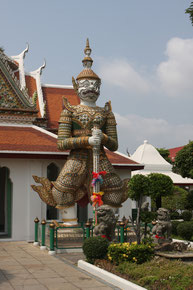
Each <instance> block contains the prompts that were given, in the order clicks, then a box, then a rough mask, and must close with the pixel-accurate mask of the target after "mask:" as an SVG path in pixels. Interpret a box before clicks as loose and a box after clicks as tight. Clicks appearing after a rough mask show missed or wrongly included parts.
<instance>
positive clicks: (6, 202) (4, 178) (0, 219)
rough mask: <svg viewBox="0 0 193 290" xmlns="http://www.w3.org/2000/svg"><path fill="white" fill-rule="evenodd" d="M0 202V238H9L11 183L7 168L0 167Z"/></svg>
mask: <svg viewBox="0 0 193 290" xmlns="http://www.w3.org/2000/svg"><path fill="white" fill-rule="evenodd" d="M0 201H1V202H0V238H5V237H11V224H12V220H11V218H12V182H11V179H10V178H9V169H8V168H7V167H0Z"/></svg>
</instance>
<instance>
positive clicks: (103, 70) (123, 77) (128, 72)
mask: <svg viewBox="0 0 193 290" xmlns="http://www.w3.org/2000/svg"><path fill="white" fill-rule="evenodd" d="M99 75H100V77H101V78H102V80H103V81H104V82H106V83H108V84H110V85H113V86H118V87H120V88H122V89H124V90H126V91H127V92H131V93H132V92H137V93H139V94H146V93H147V92H148V91H149V90H150V85H149V83H148V81H147V80H145V78H144V77H143V76H142V74H140V72H137V71H136V70H135V69H134V68H133V66H132V65H131V64H130V63H128V62H127V61H126V60H123V59H116V60H113V61H111V62H110V61H104V60H103V61H102V64H101V67H100V72H99Z"/></svg>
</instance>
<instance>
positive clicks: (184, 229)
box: [177, 222, 193, 240]
mask: <svg viewBox="0 0 193 290" xmlns="http://www.w3.org/2000/svg"><path fill="white" fill-rule="evenodd" d="M177 234H178V235H179V236H180V237H182V238H183V239H185V240H190V239H191V238H192V236H193V223H192V222H181V223H180V224H179V225H178V226H177Z"/></svg>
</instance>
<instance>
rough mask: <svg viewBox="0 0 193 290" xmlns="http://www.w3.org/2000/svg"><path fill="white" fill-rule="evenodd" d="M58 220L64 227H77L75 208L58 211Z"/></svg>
mask: <svg viewBox="0 0 193 290" xmlns="http://www.w3.org/2000/svg"><path fill="white" fill-rule="evenodd" d="M60 219H61V220H62V221H63V225H64V226H66V227H72V226H77V225H78V221H77V213H76V206H71V207H69V208H65V209H61V210H60Z"/></svg>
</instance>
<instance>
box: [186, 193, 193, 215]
mask: <svg viewBox="0 0 193 290" xmlns="http://www.w3.org/2000/svg"><path fill="white" fill-rule="evenodd" d="M186 209H189V210H193V190H191V191H190V192H188V196H187V203H186Z"/></svg>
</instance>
